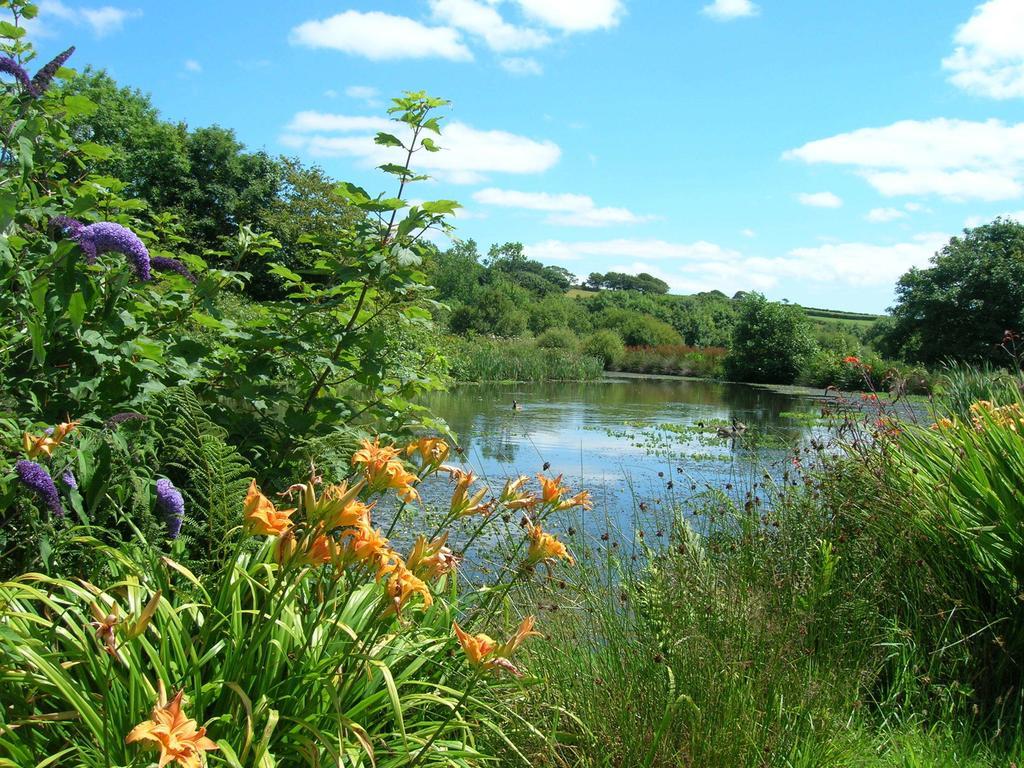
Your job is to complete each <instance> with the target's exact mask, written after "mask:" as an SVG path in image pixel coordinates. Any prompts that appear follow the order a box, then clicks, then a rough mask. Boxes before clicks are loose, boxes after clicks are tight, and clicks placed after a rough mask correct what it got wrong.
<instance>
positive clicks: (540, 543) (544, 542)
mask: <svg viewBox="0 0 1024 768" xmlns="http://www.w3.org/2000/svg"><path fill="white" fill-rule="evenodd" d="M529 535H530V548H529V549H528V550H527V552H526V563H527V565H536V564H537V563H544V564H546V565H550V564H551V563H553V562H554V561H555V560H558V559H559V558H564V559H566V560H568V561H569V563H570V564H571V563H572V556H571V555H570V554H569V550H568V549H566V547H565V544H563V543H562V542H560V541H559V540H558V539H557V538H555V537H554V536H553V535H552V534H550V533H545V532H544V531H543V530H542V529H541V527H540V524H537V525H531V526H530V527H529Z"/></svg>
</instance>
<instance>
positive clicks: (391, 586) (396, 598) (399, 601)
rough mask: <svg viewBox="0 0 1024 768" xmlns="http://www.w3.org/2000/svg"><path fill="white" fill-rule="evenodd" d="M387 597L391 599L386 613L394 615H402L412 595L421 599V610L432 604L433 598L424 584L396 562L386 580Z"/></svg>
mask: <svg viewBox="0 0 1024 768" xmlns="http://www.w3.org/2000/svg"><path fill="white" fill-rule="evenodd" d="M387 592H388V597H389V598H391V605H389V606H388V609H387V611H386V613H391V612H392V611H394V613H395V614H396V615H399V616H400V615H401V614H402V609H403V608H404V607H405V606H406V604H407V603H408V602H409V600H410V599H411V598H412V597H413V595H419V596H420V597H422V598H423V608H424V610H426V609H427V608H429V607H430V606H431V605H433V604H434V597H433V596H432V595H431V594H430V590H429V589H428V588H427V585H426V582H424V581H423V580H422V579H421V578H419V577H418V576H417V575H416V574H414V573H413V572H412V571H410V570H409V569H408V568H407V567H406V566H405V565H404V564H402V563H401V562H398V563H397V564H396V565H395V567H394V568H393V569H392V572H391V577H390V578H389V579H388V587H387Z"/></svg>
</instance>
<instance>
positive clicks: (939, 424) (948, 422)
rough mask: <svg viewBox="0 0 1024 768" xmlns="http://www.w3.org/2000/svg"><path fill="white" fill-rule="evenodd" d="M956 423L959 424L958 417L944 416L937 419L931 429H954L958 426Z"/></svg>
mask: <svg viewBox="0 0 1024 768" xmlns="http://www.w3.org/2000/svg"><path fill="white" fill-rule="evenodd" d="M956 425H957V423H956V419H950V418H947V417H945V416H943V417H942V418H941V419H939V420H938V421H936V422H935V423H934V424H932V425H931V429H935V430H943V429H953V428H955V427H956Z"/></svg>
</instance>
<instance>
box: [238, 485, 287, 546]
mask: <svg viewBox="0 0 1024 768" xmlns="http://www.w3.org/2000/svg"><path fill="white" fill-rule="evenodd" d="M293 512H295V510H294V509H282V510H278V509H277V507H275V506H274V503H273V502H272V501H271V500H270V499H268V498H267V497H266V496H264V495H263V494H262V493H260V490H259V488H257V487H256V481H255V480H253V481H252V482H251V483H250V484H249V492H248V493H247V494H246V495H245V505H244V506H243V507H242V516H243V517H244V518H245V527H246V530H247V531H249V533H252V534H255V535H258V536H280V535H281V534H282V533H284V532H285V531H287V530H289V529H290V528H291V527H292V522H291V520H290V519H289V518H290V517H291V516H292V513H293Z"/></svg>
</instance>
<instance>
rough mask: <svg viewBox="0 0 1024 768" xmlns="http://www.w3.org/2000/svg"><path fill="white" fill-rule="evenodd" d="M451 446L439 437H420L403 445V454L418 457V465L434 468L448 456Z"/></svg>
mask: <svg viewBox="0 0 1024 768" xmlns="http://www.w3.org/2000/svg"><path fill="white" fill-rule="evenodd" d="M450 450H451V448H450V447H449V445H448V443H447V442H445V441H444V440H443V439H441V438H440V437H421V438H420V439H419V440H416V441H414V442H412V443H409V445H407V446H406V447H405V455H406V456H413V455H416V456H418V457H419V463H420V467H421V468H423V469H429V470H436V469H437V468H438V467H440V466H441V465H442V464H443V463H444V462H445V460H446V459H447V458H448V453H449V452H450Z"/></svg>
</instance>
